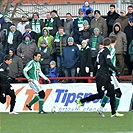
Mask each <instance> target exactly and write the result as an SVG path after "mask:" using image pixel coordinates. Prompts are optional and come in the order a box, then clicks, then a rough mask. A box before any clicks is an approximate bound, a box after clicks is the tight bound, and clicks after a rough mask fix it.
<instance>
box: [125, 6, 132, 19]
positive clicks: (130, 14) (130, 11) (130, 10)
mask: <svg viewBox="0 0 133 133" xmlns="http://www.w3.org/2000/svg"><path fill="white" fill-rule="evenodd" d="M127 10H128V12H127V14H126V15H127V17H128V18H131V17H133V5H129V6H128V7H127Z"/></svg>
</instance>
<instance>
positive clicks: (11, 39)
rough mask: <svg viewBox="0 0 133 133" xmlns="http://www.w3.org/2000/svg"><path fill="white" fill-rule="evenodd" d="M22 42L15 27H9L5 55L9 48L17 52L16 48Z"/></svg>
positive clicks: (20, 35)
mask: <svg viewBox="0 0 133 133" xmlns="http://www.w3.org/2000/svg"><path fill="white" fill-rule="evenodd" d="M21 42H22V34H21V32H20V31H19V30H16V26H15V25H14V24H13V25H11V26H10V31H9V34H8V38H7V44H6V47H5V50H4V51H5V53H6V54H7V53H8V51H9V49H10V48H13V49H14V50H15V53H16V52H17V47H18V46H19V44H20V43H21Z"/></svg>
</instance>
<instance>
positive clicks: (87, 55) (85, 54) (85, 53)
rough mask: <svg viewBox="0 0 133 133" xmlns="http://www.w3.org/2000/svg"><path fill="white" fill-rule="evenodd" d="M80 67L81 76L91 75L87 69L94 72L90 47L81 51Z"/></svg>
mask: <svg viewBox="0 0 133 133" xmlns="http://www.w3.org/2000/svg"><path fill="white" fill-rule="evenodd" d="M79 67H80V75H81V76H89V74H88V73H86V71H85V67H89V69H90V72H94V68H93V65H92V57H91V49H90V48H89V47H88V46H87V47H86V48H84V49H81V53H80V59H79Z"/></svg>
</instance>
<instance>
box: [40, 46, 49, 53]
mask: <svg viewBox="0 0 133 133" xmlns="http://www.w3.org/2000/svg"><path fill="white" fill-rule="evenodd" d="M39 50H40V51H42V52H43V53H47V50H48V47H47V46H46V47H40V48H39Z"/></svg>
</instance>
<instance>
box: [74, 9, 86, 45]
mask: <svg viewBox="0 0 133 133" xmlns="http://www.w3.org/2000/svg"><path fill="white" fill-rule="evenodd" d="M78 14H79V15H78V18H77V19H74V21H73V38H74V42H75V43H76V44H80V41H79V36H80V35H81V32H80V31H82V30H83V29H84V26H83V21H84V18H83V17H84V12H83V10H82V9H81V8H79V10H78Z"/></svg>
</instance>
